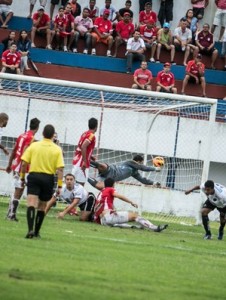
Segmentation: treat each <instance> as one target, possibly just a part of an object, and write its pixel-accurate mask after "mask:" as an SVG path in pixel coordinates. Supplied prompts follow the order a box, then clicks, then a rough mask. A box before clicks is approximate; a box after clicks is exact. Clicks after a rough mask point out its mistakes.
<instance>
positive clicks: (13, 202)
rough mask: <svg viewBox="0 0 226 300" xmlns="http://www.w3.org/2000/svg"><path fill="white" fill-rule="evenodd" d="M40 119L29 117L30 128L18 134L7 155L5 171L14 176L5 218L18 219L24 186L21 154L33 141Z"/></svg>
mask: <svg viewBox="0 0 226 300" xmlns="http://www.w3.org/2000/svg"><path fill="white" fill-rule="evenodd" d="M39 123H40V121H39V120H38V119H37V118H34V119H31V121H30V130H28V131H26V132H25V133H22V134H21V135H19V137H18V138H17V140H16V144H15V146H14V148H13V151H12V153H11V155H10V157H9V162H8V166H7V167H6V172H7V173H10V172H11V171H13V176H14V187H15V191H14V195H13V196H12V198H11V199H10V201H9V209H8V213H7V219H9V220H11V221H18V219H17V217H16V211H17V208H18V205H19V200H20V198H21V197H22V195H23V191H24V187H22V184H21V181H20V176H19V174H20V171H21V164H22V161H21V156H22V154H23V153H24V151H25V150H26V148H27V147H28V146H29V145H30V144H31V143H32V142H33V141H34V136H35V134H36V132H37V131H38V129H39Z"/></svg>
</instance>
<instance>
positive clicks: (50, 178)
mask: <svg viewBox="0 0 226 300" xmlns="http://www.w3.org/2000/svg"><path fill="white" fill-rule="evenodd" d="M53 187H54V175H50V174H45V173H35V172H32V173H29V175H28V176H27V194H28V195H35V196H38V197H39V199H40V200H41V201H49V200H50V199H51V197H52V195H53Z"/></svg>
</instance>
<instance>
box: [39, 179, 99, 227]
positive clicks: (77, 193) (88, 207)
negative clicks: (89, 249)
mask: <svg viewBox="0 0 226 300" xmlns="http://www.w3.org/2000/svg"><path fill="white" fill-rule="evenodd" d="M57 198H61V199H62V200H64V201H66V202H67V203H68V204H69V205H68V206H67V207H66V208H65V209H64V210H63V211H62V212H60V213H59V214H58V218H60V219H63V218H64V216H65V215H66V214H67V213H69V212H70V211H71V210H72V209H73V208H75V207H77V206H78V207H79V208H80V211H81V213H80V221H90V220H91V219H90V217H91V215H92V212H93V208H94V205H95V201H96V198H95V196H94V195H93V194H92V193H88V192H87V191H86V190H85V189H84V187H83V186H82V185H80V184H78V183H76V182H75V177H74V175H72V174H67V175H65V185H63V187H62V190H61V192H60V195H57V194H56V193H55V194H54V195H53V197H52V198H51V200H50V201H49V202H48V204H47V207H46V210H45V214H47V213H48V211H49V209H50V208H51V207H52V206H53V204H54V203H55V202H56V200H57Z"/></svg>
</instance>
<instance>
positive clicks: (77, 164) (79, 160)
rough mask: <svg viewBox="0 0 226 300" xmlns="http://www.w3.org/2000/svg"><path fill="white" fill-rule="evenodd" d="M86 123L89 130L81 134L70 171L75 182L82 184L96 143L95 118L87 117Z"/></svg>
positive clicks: (96, 123)
mask: <svg viewBox="0 0 226 300" xmlns="http://www.w3.org/2000/svg"><path fill="white" fill-rule="evenodd" d="M88 125H89V130H88V131H85V132H84V133H83V134H82V135H81V137H80V140H79V142H78V146H77V148H76V150H75V154H74V158H73V162H72V164H73V168H72V172H71V173H72V174H73V175H74V176H75V180H76V182H78V183H80V184H81V185H84V184H85V182H86V177H87V175H88V174H87V173H88V169H89V166H90V160H91V158H92V159H93V156H92V154H93V150H94V147H95V143H96V137H95V132H96V131H97V126H98V121H97V119H95V118H91V119H89V122H88Z"/></svg>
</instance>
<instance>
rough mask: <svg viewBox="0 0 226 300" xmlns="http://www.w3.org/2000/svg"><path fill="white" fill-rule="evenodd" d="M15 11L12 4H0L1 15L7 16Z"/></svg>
mask: <svg viewBox="0 0 226 300" xmlns="http://www.w3.org/2000/svg"><path fill="white" fill-rule="evenodd" d="M11 12H13V11H12V9H11V6H10V5H6V4H0V15H2V14H4V15H5V17H6V16H8V14H9V13H11Z"/></svg>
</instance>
